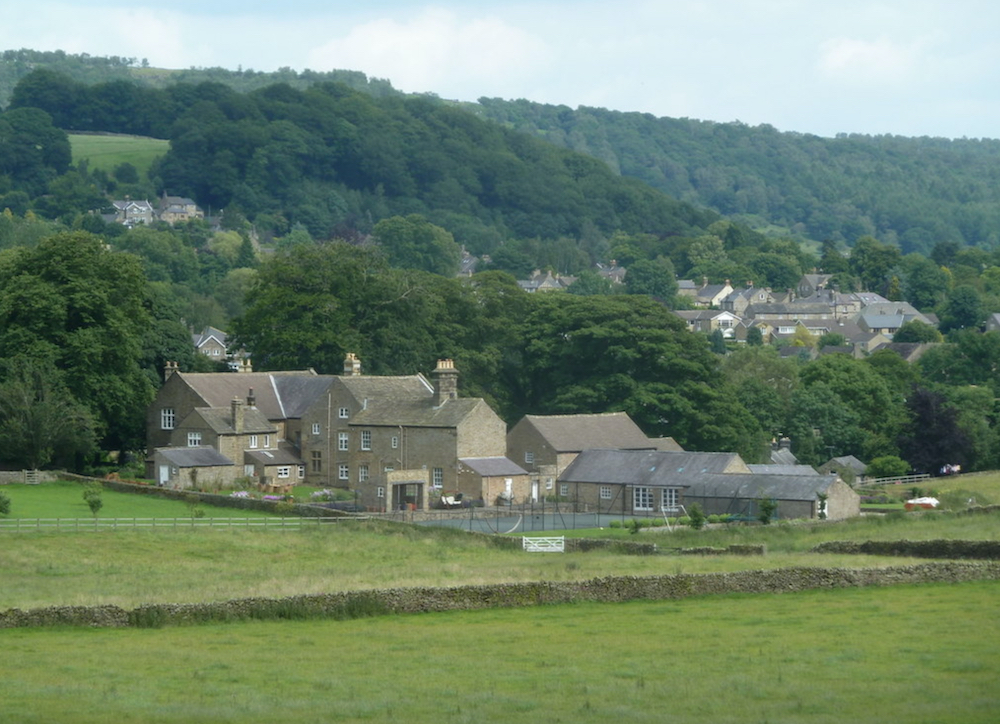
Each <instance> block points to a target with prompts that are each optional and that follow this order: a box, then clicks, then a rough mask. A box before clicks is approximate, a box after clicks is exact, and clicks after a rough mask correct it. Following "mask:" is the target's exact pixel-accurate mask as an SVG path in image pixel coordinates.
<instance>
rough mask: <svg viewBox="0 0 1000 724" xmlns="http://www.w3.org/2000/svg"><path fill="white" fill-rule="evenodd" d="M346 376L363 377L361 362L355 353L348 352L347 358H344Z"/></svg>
mask: <svg viewBox="0 0 1000 724" xmlns="http://www.w3.org/2000/svg"><path fill="white" fill-rule="evenodd" d="M344 376H345V377H360V376H361V360H360V359H358V356H357V355H356V354H354V353H353V352H348V353H347V356H346V357H344Z"/></svg>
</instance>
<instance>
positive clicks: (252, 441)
mask: <svg viewBox="0 0 1000 724" xmlns="http://www.w3.org/2000/svg"><path fill="white" fill-rule="evenodd" d="M256 448H257V436H256V435H251V436H250V449H251V450H254V449H256Z"/></svg>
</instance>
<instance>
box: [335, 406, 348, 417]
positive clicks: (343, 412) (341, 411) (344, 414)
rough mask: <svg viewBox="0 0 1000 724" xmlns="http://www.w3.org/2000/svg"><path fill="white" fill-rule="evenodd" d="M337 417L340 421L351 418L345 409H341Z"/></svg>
mask: <svg viewBox="0 0 1000 724" xmlns="http://www.w3.org/2000/svg"><path fill="white" fill-rule="evenodd" d="M337 415H338V416H339V417H340V419H341V420H346V419H348V418H349V417H350V416H351V410H350V408H347V407H341V408H340V410H338V411H337Z"/></svg>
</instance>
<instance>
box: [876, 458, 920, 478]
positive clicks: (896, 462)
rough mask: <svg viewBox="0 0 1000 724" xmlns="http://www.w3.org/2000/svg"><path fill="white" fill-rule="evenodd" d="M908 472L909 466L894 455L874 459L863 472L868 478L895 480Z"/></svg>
mask: <svg viewBox="0 0 1000 724" xmlns="http://www.w3.org/2000/svg"><path fill="white" fill-rule="evenodd" d="M908 472H910V464H909V463H908V462H906V461H905V460H903V459H902V458H898V457H896V456H895V455H883V456H882V457H878V458H875V459H874V460H872V461H871V462H870V463H868V467H867V469H866V470H865V475H866V476H867V477H869V478H895V477H900V476H903V475H906V474H907V473H908Z"/></svg>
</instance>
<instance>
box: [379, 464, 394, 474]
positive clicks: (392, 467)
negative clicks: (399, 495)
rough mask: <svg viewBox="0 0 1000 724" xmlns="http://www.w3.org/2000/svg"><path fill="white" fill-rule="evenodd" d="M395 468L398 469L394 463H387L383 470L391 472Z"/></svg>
mask: <svg viewBox="0 0 1000 724" xmlns="http://www.w3.org/2000/svg"><path fill="white" fill-rule="evenodd" d="M395 469H396V467H395V466H394V465H386V466H385V467H384V468H382V472H383V473H391V472H392V471H393V470H395Z"/></svg>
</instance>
